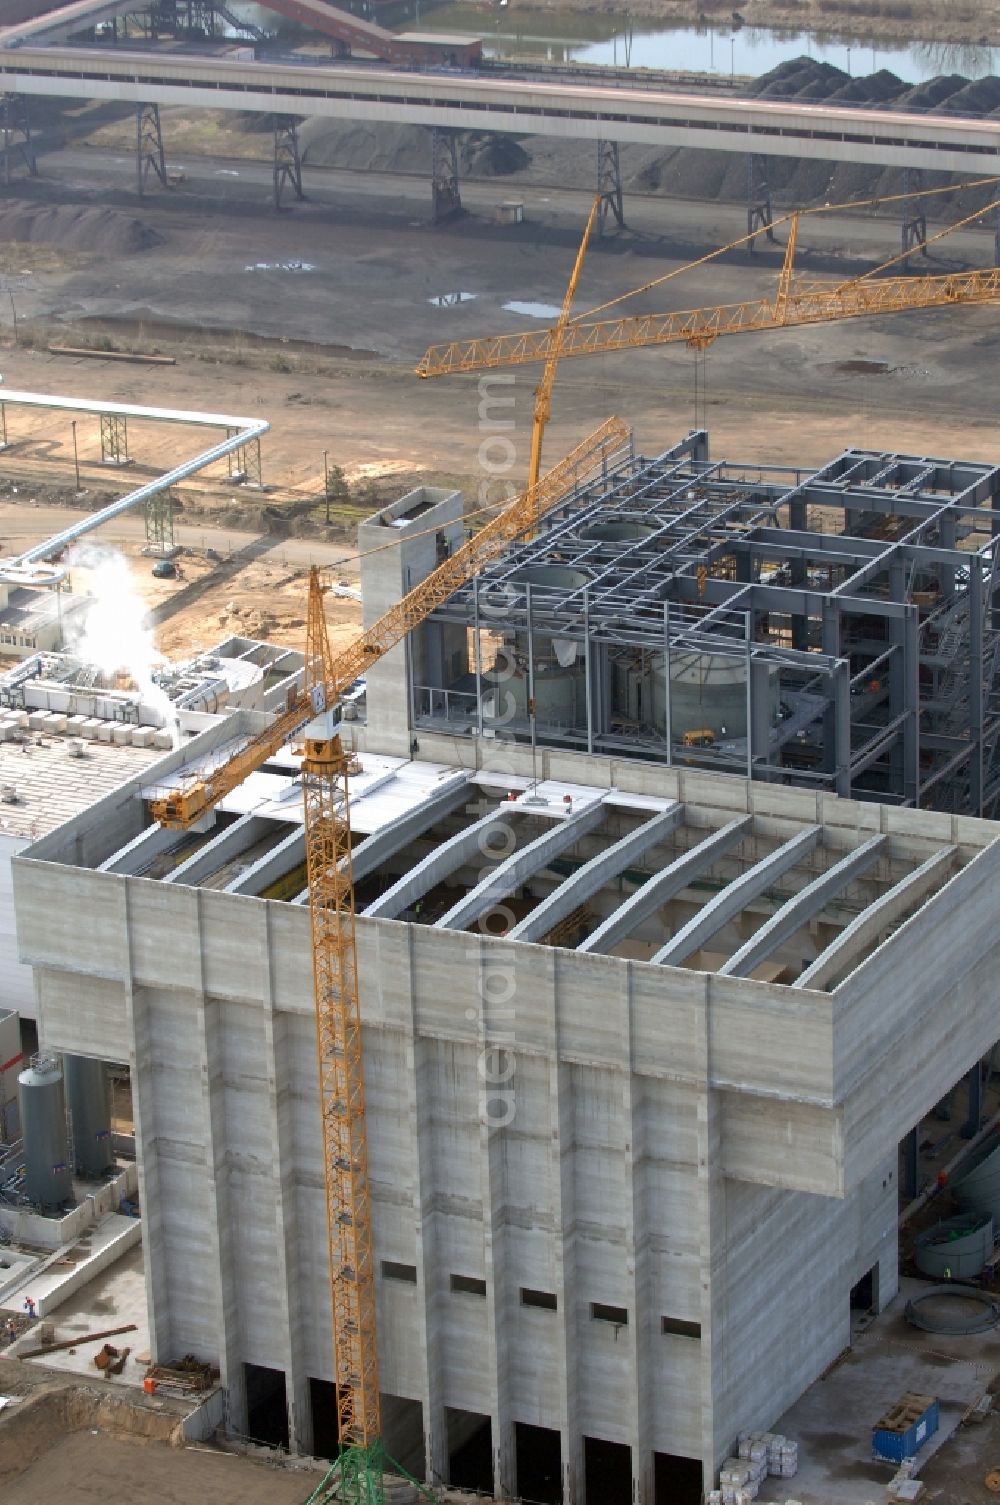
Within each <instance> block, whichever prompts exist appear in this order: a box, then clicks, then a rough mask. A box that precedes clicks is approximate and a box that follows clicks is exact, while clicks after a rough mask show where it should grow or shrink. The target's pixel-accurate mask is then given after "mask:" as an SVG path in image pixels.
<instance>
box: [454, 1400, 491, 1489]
mask: <svg viewBox="0 0 1000 1505" xmlns="http://www.w3.org/2000/svg"><path fill="white" fill-rule="evenodd" d="M444 1417H445V1426H446V1427H447V1431H448V1482H449V1484H451V1485H452V1486H453V1487H454V1488H455V1489H478V1490H480V1491H481V1492H482V1493H483V1494H487V1495H491V1494H492V1493H493V1428H492V1426H491V1424H490V1419H489V1417H488V1416H481V1415H480V1414H479V1412H478V1411H460V1410H459V1409H458V1408H457V1407H456V1406H446V1407H445V1410H444Z"/></svg>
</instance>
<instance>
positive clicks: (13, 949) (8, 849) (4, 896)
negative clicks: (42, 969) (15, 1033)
mask: <svg viewBox="0 0 1000 1505" xmlns="http://www.w3.org/2000/svg"><path fill="white" fill-rule="evenodd" d="M27 845H28V842H27V841H24V840H22V839H21V838H20V837H17V836H0V1011H2V1010H3V1009H14V1010H16V1011H17V1013H19V1014H21V1015H23V1017H24V1018H25V1019H34V1017H35V985H34V982H33V981H32V977H31V968H30V967H26V966H25V965H24V964H23V963H22V962H20V961H18V957H17V934H16V930H15V925H14V893H13V880H12V878H11V871H10V863H11V858H12V857H13V856H15V855H16V853H18V852H22V851H23V850H24V848H25V847H26V846H27Z"/></svg>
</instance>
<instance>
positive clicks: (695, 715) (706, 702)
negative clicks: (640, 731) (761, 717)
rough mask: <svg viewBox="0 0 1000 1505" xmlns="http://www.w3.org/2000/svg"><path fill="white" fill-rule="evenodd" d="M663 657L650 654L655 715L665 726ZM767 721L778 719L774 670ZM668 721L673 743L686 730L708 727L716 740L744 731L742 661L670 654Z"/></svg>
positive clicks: (742, 734)
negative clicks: (652, 656)
mask: <svg viewBox="0 0 1000 1505" xmlns="http://www.w3.org/2000/svg"><path fill="white" fill-rule="evenodd" d="M665 670H666V655H665V654H662V653H658V654H656V655H655V656H654V658H653V669H652V691H653V717H654V724H655V725H656V726H657V727H665V726H666V717H667V706H666V674H665ZM768 699H769V702H770V704H769V706H768V719H769V722H770V724H771V725H772V726H773V725H774V724H775V723H776V721H777V718H778V675H777V670H776V669H775V670H773V671H772V672H771V673H770V674H769V687H768ZM670 723H671V734H672V739H673V741H674V742H680V741H682V739H683V737H684V733H685V732H696V731H710V732H711V733H712V734H713V736H714V737H716V738H717V739H718V740H720V741H722V740H728V739H730V738H738V737H745V736H746V734H747V682H746V660H745V659H743V658H730V657H729V656H728V655H726V654H721V653H672V654H671V656H670Z"/></svg>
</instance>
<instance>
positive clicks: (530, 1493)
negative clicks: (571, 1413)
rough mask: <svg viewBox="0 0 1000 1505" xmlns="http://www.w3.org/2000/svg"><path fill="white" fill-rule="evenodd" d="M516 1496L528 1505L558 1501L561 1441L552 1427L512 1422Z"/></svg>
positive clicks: (555, 1503) (551, 1504) (559, 1501)
mask: <svg viewBox="0 0 1000 1505" xmlns="http://www.w3.org/2000/svg"><path fill="white" fill-rule="evenodd" d="M514 1454H515V1466H516V1468H517V1497H518V1499H519V1500H524V1501H525V1502H526V1505H527V1502H529V1501H530V1505H561V1502H562V1443H561V1440H560V1437H559V1433H558V1432H556V1431H553V1429H552V1428H551V1427H532V1426H529V1425H528V1423H527V1422H526V1421H516V1422H515V1423H514Z"/></svg>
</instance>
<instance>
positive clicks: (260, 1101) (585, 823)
mask: <svg viewBox="0 0 1000 1505" xmlns="http://www.w3.org/2000/svg"><path fill="white" fill-rule="evenodd" d="M406 500H407V505H402V504H400V505H399V506H398V507H397V508H396V509H394V510H393V515H392V516H391V517H386V516H380V517H378V518H375V519H372V521H371V523H370V524H369V525H367V526H368V527H369V528H371V529H380V530H381V536H382V537H384V536H385V533H386V530H387V528H388V527H390V526H391V527H393V529H394V533H393V535H392V536H393V537H394V538H397V539H398V541H399V547H400V552H399V553H398V554H397V553H396V552H395V551H394V550H393V549H391V548H390V549H388V550H384V551H382V552H380V553H379V554H377V555H373V556H372V562H371V563H370V564H369V565H368V567H367V574H368V579H367V580H366V582H365V585H366V594H367V593H368V592H369V591H370V590H372V589H385V590H387V591H388V596H387V599H388V600H392V599H396V598H398V594H399V589H400V585H402V586H403V587H405V586H406V585H407V584H413V583H415V578H419V573H417V574H416V576H415V577H414V573H413V571H414V570H415V569H416V566H414V563H413V561H414V558H415V555H414V554H413V553H409V554H408V553H407V552H406V551H407V548H408V543H407V535H408V533H409V532H410V531H411V530H412V536H413V539H414V541H416V539H417V536H418V535H419V536H420V538H421V539H422V540H423V544H422V545H421V547H423V548H425V550H426V541H427V537H428V529H431V530H434V529H437V530H438V531H440V533H441V535H442V541H443V542H442V544H440V545H439V543H438V541H437V539H436V537H434V534H433V533H432V534H431V535H430V536H431V538H432V541H433V543H434V549H433V550H431V551H430V555H431V557H430V558H429V559H427V560H426V561H425V562H424V563H423V565H421V566H420V572H422V573H425V572H426V570H427V569H429V568H430V567H432V565H433V561H434V558H435V557H439V554H440V550H441V548H442V547H443V548H444V549H447V548H449V547H451V546H452V543H453V535H454V534H455V532H456V531H458V532H459V533H460V529H461V522H460V512H459V511H458V510H457V508H456V506H455V503H454V499H453V498H452V497H450V496H449V495H448V494H446V493H440V492H437V493H431V492H424V493H421V494H420V496H419V498H418V499H417V500H416V502H414V501H413V499H412V498H411V499H406ZM373 571H378V572H381V571H385V572H387V574H388V576H390V577H391V579H392V580H393V581H395V582H399V583H397V584H396V585H395V594H393V590H392V587H391V586H387V585H386V582H385V581H384V580H383V581H381V582H380V581H379V580H377V579H376V580H375V581H374V584H373V582H372V578H371V577H372V572H373ZM371 599H373V598H372V597H369V600H370V601H371ZM370 609H374V608H370ZM454 630H455V629H452V628H444V629H442V630H441V631H443V633H444V634H446V633H447V632H448V631H454ZM448 649H449V643H448V639H447V636H446V635H443V636H440V637H438V638H434V637H433V636H431V637H429V638H426V639H424V640H423V642H421V643H420V644H410V645H405V646H404V647H403V648H401V649H399V650H397V651H396V654H395V657H394V658H393V659H392V660H391V662H390V661H389V660H386V661H385V663H384V664H383V666H382V672H381V674H380V675H376V676H373V677H372V679H371V680H370V681H369V685H368V702H369V704H368V721H367V725H365V724H363V723H362V722H361V721H358V722H356V723H354V724H353V725H352V723H351V722H350V721H349V722H347V723H346V724H345V729H344V730H345V735H346V736H348V737H349V738H350V740H351V741H352V742H353V744H354V746H355V748H356V750H357V751H358V754H359V757H360V762H361V772H360V774H358V775H357V776H356V777H354V778H353V779H352V790H351V795H352V802H351V823H352V829H353V832H354V837H355V845H354V878H355V890H356V897H357V909H358V922H357V930H358V947H359V960H360V979H361V1008H362V1015H363V1020H364V1026H365V1072H366V1091H367V1123H368V1137H369V1153H370V1177H371V1184H372V1202H373V1215H374V1233H375V1247H376V1255H377V1263H378V1272H379V1279H378V1303H379V1307H378V1313H379V1344H380V1373H381V1383H382V1388H383V1392H384V1427H385V1441H386V1445H387V1447H388V1449H389V1451H390V1453H392V1454H393V1455H394V1456H395V1457H397V1458H398V1459H399V1460H400V1461H401V1462H402V1463H404V1464H405V1465H406V1466H407V1467H408V1468H409V1469H411V1470H412V1471H413V1472H414V1473H416V1474H418V1475H419V1476H421V1477H424V1478H426V1479H428V1480H431V1481H434V1482H442V1481H447V1482H452V1483H455V1484H464V1485H467V1486H472V1487H478V1488H482V1489H485V1490H487V1491H495V1492H496V1493H497V1494H499V1495H503V1496H507V1497H511V1496H515V1497H516V1496H518V1495H523V1496H525V1497H527V1498H530V1499H534V1500H559V1501H565V1502H567V1505H569V1502H578V1505H582V1502H584V1501H588V1502H590V1505H595V1502H599V1505H610V1502H614V1501H617V1500H619V1499H621V1500H626V1501H633V1500H635V1501H641V1502H643V1505H654V1502H656V1505H666V1502H671V1505H674V1502H676V1505H685V1502H686V1501H688V1500H691V1501H695V1500H699V1499H700V1493H701V1490H702V1488H703V1486H704V1485H706V1484H707V1483H708V1481H709V1480H710V1478H711V1477H712V1476H714V1473H715V1470H716V1469H717V1467H718V1464H719V1462H720V1460H721V1459H722V1458H723V1457H724V1456H725V1454H726V1453H727V1452H728V1451H729V1450H730V1448H731V1447H732V1444H733V1441H734V1439H735V1437H736V1434H737V1433H738V1431H740V1430H741V1429H745V1428H755V1427H759V1428H765V1427H769V1426H771V1425H772V1424H773V1423H774V1422H775V1421H776V1420H777V1419H778V1417H779V1416H780V1415H781V1414H782V1413H783V1412H784V1411H785V1410H786V1408H787V1407H788V1406H789V1405H790V1404H791V1403H792V1402H793V1401H794V1400H795V1399H796V1398H797V1397H798V1396H799V1395H800V1394H801V1392H802V1391H803V1390H804V1389H805V1388H806V1387H807V1386H808V1385H809V1384H810V1383H811V1382H812V1381H813V1380H814V1379H815V1378H816V1377H817V1376H818V1375H819V1374H821V1373H822V1371H823V1370H824V1368H825V1367H826V1366H827V1365H828V1364H829V1363H830V1362H831V1361H832V1360H833V1359H834V1358H835V1357H836V1355H837V1354H838V1353H840V1352H841V1350H842V1349H843V1348H844V1347H845V1346H846V1344H847V1342H848V1341H849V1334H850V1304H851V1293H852V1290H853V1289H855V1288H856V1287H858V1286H859V1284H862V1283H865V1284H867V1285H868V1286H869V1287H870V1289H871V1291H872V1294H873V1300H874V1303H875V1305H876V1306H878V1307H879V1308H881V1307H882V1306H884V1305H885V1303H886V1302H887V1301H888V1300H890V1299H891V1298H892V1296H893V1295H894V1294H895V1292H896V1289H897V1281H898V1274H897V1213H898V1200H899V1198H898V1186H897V1178H898V1165H899V1146H900V1144H901V1142H902V1141H904V1139H906V1137H907V1136H909V1135H911V1131H912V1130H913V1129H914V1127H915V1126H916V1125H917V1124H918V1122H919V1121H920V1119H921V1118H922V1116H923V1115H925V1114H926V1113H928V1112H929V1111H930V1110H931V1109H932V1107H933V1106H934V1104H935V1103H937V1102H938V1101H939V1100H940V1099H941V1098H942V1097H943V1096H944V1095H945V1094H946V1093H947V1092H948V1091H949V1090H950V1089H951V1088H952V1087H953V1086H954V1084H955V1083H956V1082H958V1081H959V1080H960V1079H961V1078H962V1077H963V1076H964V1075H966V1074H967V1073H969V1072H970V1071H973V1070H975V1069H977V1065H978V1062H979V1061H980V1059H981V1058H982V1057H983V1056H984V1055H986V1053H987V1052H988V1051H989V1050H990V1049H991V1048H992V1046H993V1045H994V1043H995V1040H996V1037H997V1034H998V1030H997V1022H996V1006H995V984H994V980H993V979H994V977H995V973H996V969H997V964H998V961H997V949H998V945H1000V943H998V939H997V925H996V901H995V893H996V890H995V889H994V886H993V885H994V883H995V882H996V881H997V879H998V875H1000V843H998V840H997V837H998V828H997V826H996V825H995V824H993V823H992V822H990V821H987V820H982V819H979V818H975V817H971V816H963V815H958V814H945V813H939V812H935V811H929V810H918V809H909V808H904V807H900V806H894V805H885V804H879V803H876V802H865V803H862V802H859V801H855V800H850V799H846V798H842V797H838V796H837V795H835V794H833V793H829V792H817V791H815V790H809V789H805V788H797V787H789V786H786V785H781V784H778V783H768V782H763V781H756V780H749V779H745V778H741V777H737V776H735V775H732V774H724V773H718V772H712V771H706V770H704V769H701V768H697V767H690V766H689V767H685V766H677V765H676V764H675V765H674V766H667V765H666V764H665V763H663V762H655V761H644V760H643V759H641V758H638V757H635V756H622V757H620V758H615V757H612V756H607V755H604V754H596V753H595V754H588V753H586V752H581V751H572V750H566V749H561V748H556V747H535V748H532V747H531V746H530V745H526V744H525V743H524V742H519V743H515V742H506V741H504V740H503V738H502V737H500V736H493V737H485V736H478V737H477V736H472V735H469V734H468V731H467V729H465V728H463V729H462V731H461V732H460V733H459V734H456V735H448V734H447V732H445V731H442V730H436V729H431V730H428V729H426V728H424V727H420V728H418V732H417V735H416V737H414V734H413V730H412V728H413V725H414V722H413V720H412V717H411V715H410V714H408V710H407V701H408V699H409V701H410V706H411V708H412V693H413V670H414V665H415V664H416V665H417V666H418V669H419V665H420V664H421V663H423V664H426V663H427V662H428V661H429V659H430V657H431V656H433V655H437V657H438V659H439V660H440V659H441V658H442V656H443V655H446V653H447V651H448ZM275 693H276V691H274V690H272V691H271V694H272V695H273V694H275ZM276 703H277V702H276V701H274V700H272V701H271V702H270V705H272V706H273V705H274V704H276ZM268 710H269V707H268V705H267V704H266V703H265V708H264V709H262V710H252V709H246V708H242V709H235V710H231V711H230V713H229V714H228V715H225V716H218V715H215V716H205V717H204V719H203V721H202V722H201V723H200V724H199V725H197V726H196V725H195V724H194V723H193V722H190V721H189V722H188V723H186V730H187V731H188V732H189V733H191V735H186V736H185V738H184V740H183V745H182V746H180V747H178V748H175V749H173V750H170V751H164V752H163V753H162V755H161V756H160V757H158V758H157V760H156V761H155V762H153V763H150V764H148V765H147V766H142V767H137V768H130V769H128V770H125V772H126V777H125V779H124V782H121V783H119V784H118V786H117V787H116V788H114V789H111V790H109V791H107V792H98V794H97V797H96V798H95V799H93V800H92V801H88V802H87V804H86V806H85V808H80V809H79V810H78V811H77V812H76V813H73V814H70V815H69V817H68V818H67V819H65V820H63V821H62V823H60V824H58V825H57V826H56V827H55V828H54V829H50V830H47V831H46V832H45V833H44V834H42V835H41V836H40V837H39V839H37V840H35V841H33V842H32V843H31V844H30V845H28V846H26V847H25V848H24V849H23V850H22V851H21V852H20V853H19V855H17V856H16V857H15V859H14V861H13V864H12V871H13V889H14V903H15V908H16V917H17V943H18V948H19V956H20V960H21V963H22V964H24V965H26V966H29V967H30V968H32V969H33V973H34V979H33V982H34V990H35V998H36V1002H37V1010H38V1023H39V1031H40V1037H41V1040H42V1043H43V1044H44V1048H45V1050H46V1051H50V1052H62V1053H66V1054H68V1055H70V1056H80V1057H89V1058H92V1059H100V1060H105V1061H119V1062H125V1063H127V1064H128V1066H129V1068H130V1072H131V1080H132V1093H133V1108H134V1115H135V1131H136V1154H137V1161H138V1167H139V1198H140V1202H141V1205H142V1208H143V1225H144V1244H145V1256H146V1280H147V1293H148V1306H149V1317H150V1330H151V1346H152V1351H153V1355H154V1358H155V1359H157V1360H160V1361H169V1360H170V1359H172V1358H177V1357H179V1356H181V1355H183V1354H187V1353H195V1354H197V1355H199V1356H200V1357H201V1358H203V1359H207V1360H211V1361H212V1362H214V1363H216V1364H218V1365H219V1368H220V1371H221V1378H222V1384H223V1386H224V1388H225V1391H226V1394H227V1399H228V1420H229V1424H230V1426H231V1427H233V1428H234V1429H235V1430H236V1431H238V1432H242V1433H244V1434H247V1435H250V1436H253V1437H257V1438H261V1439H263V1440H266V1441H272V1442H287V1443H288V1444H289V1445H290V1446H291V1447H292V1448H293V1449H298V1450H301V1451H310V1450H313V1449H315V1450H317V1451H329V1450H330V1449H331V1447H332V1445H333V1442H334V1440H335V1439H334V1438H333V1437H332V1436H331V1425H332V1421H331V1418H332V1414H333V1407H332V1399H331V1394H330V1390H331V1386H330V1381H331V1377H332V1350H331V1336H330V1329H331V1313H330V1297H329V1273H328V1270H327V1268H326V1263H325V1261H326V1241H325V1231H324V1219H325V1199H324V1192H323V1169H322V1155H321V1137H320V1126H319V1099H318V1088H317V1072H316V1063H315V1028H314V1017H313V1016H314V1008H313V984H312V971H311V945H310V930H309V915H308V910H307V907H306V906H305V905H304V902H303V901H304V898H305V871H304V848H303V834H302V801H301V787H300V784H299V781H298V765H297V760H296V756H295V754H294V752H293V750H291V749H285V750H283V751H282V752H281V753H279V754H278V755H276V756H275V757H274V758H273V759H271V760H270V761H269V762H268V764H267V765H265V767H264V768H263V769H261V770H260V771H259V772H257V773H255V774H253V775H251V777H250V778H249V779H248V780H247V781H246V782H245V783H244V784H243V785H241V786H240V787H239V788H238V789H237V790H236V791H234V793H233V794H231V795H229V796H228V797H226V798H225V799H223V800H222V801H221V802H220V804H219V806H218V807H217V808H216V810H215V811H214V812H213V813H212V814H211V815H210V816H209V817H207V818H206V820H205V821H204V822H202V823H201V824H200V825H199V827H198V828H197V829H196V830H192V831H189V832H176V831H173V832H172V831H164V830H162V829H161V828H159V827H158V826H156V825H154V824H153V823H152V822H151V819H150V816H149V813H148V808H147V799H148V798H149V797H150V796H152V795H153V794H155V793H157V792H162V791H163V790H165V789H166V788H169V787H171V786H172V785H174V784H175V783H176V782H177V781H178V779H181V778H183V777H184V776H185V775H186V774H187V773H189V772H191V771H192V770H194V769H201V770H204V769H205V768H206V767H208V766H211V764H212V763H213V762H216V761H218V760H219V759H220V758H222V757H224V756H225V755H226V753H227V751H229V750H231V749H232V748H234V747H236V746H238V745H239V739H240V738H241V737H245V736H246V735H247V734H248V733H250V732H252V731H254V730H255V729H258V728H259V727H260V726H262V725H263V724H264V721H263V719H262V718H263V717H265V716H266V715H267V714H268ZM394 717H395V720H394V719H393V718H394ZM913 1042H919V1048H907V1049H905V1050H904V1049H901V1045H903V1044H904V1043H908V1044H909V1045H910V1046H911V1047H912V1045H913Z"/></svg>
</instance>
